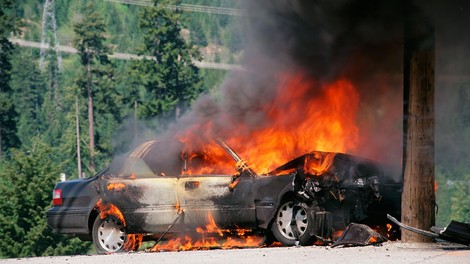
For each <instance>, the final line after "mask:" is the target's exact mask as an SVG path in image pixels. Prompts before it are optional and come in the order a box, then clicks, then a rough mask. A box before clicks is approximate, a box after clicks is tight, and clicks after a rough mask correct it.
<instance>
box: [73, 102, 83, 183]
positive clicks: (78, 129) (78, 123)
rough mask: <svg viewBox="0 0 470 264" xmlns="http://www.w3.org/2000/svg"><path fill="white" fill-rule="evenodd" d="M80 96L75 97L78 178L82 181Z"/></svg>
mask: <svg viewBox="0 0 470 264" xmlns="http://www.w3.org/2000/svg"><path fill="white" fill-rule="evenodd" d="M78 116H79V115H78V96H76V97H75V129H76V133H77V168H78V178H79V179H81V178H82V177H83V175H82V157H81V153H80V122H79V119H78Z"/></svg>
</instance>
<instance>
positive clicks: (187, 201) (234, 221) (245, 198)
mask: <svg viewBox="0 0 470 264" xmlns="http://www.w3.org/2000/svg"><path fill="white" fill-rule="evenodd" d="M232 179H233V178H232V176H229V175H202V176H182V177H181V178H180V179H179V183H178V194H179V199H180V201H181V208H182V209H183V211H184V212H185V223H186V224H189V225H191V226H205V225H206V224H207V223H208V222H209V221H208V220H209V219H208V218H209V217H213V219H214V221H215V223H216V224H217V226H218V227H220V228H230V227H232V228H233V227H240V228H252V227H254V226H253V223H254V222H255V221H254V219H255V213H254V212H255V209H254V200H253V194H252V182H253V180H252V178H250V177H243V176H242V177H239V178H238V183H237V184H236V185H235V186H234V187H233V188H230V187H229V186H230V183H231V182H232Z"/></svg>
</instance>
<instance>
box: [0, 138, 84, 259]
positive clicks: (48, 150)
mask: <svg viewBox="0 0 470 264" xmlns="http://www.w3.org/2000/svg"><path fill="white" fill-rule="evenodd" d="M31 142H32V144H31V146H29V147H28V148H22V149H13V150H12V151H11V156H10V157H9V158H8V159H4V160H2V161H1V163H0V197H8V199H7V200H6V201H5V202H2V203H0V230H2V232H0V258H4V257H30V256H42V255H60V254H84V253H86V252H87V251H88V250H89V247H90V243H84V242H82V241H79V240H78V239H76V238H75V239H71V238H68V237H65V236H62V235H55V234H53V233H52V229H51V228H50V227H49V226H47V224H46V219H45V217H44V212H45V211H46V210H47V209H48V208H50V207H51V201H52V189H53V188H54V185H55V183H56V182H57V181H58V180H59V177H60V176H59V175H60V173H61V172H62V169H63V166H62V165H63V164H62V162H61V161H60V160H61V158H60V157H59V156H58V153H60V152H59V151H57V150H56V149H54V148H52V147H50V146H48V145H47V144H45V143H43V142H42V141H41V139H40V138H39V137H36V138H34V139H33V140H32V141H31Z"/></svg>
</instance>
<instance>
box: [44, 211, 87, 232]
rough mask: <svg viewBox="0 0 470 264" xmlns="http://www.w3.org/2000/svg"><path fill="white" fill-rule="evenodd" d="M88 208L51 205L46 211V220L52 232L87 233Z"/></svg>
mask: <svg viewBox="0 0 470 264" xmlns="http://www.w3.org/2000/svg"><path fill="white" fill-rule="evenodd" d="M89 215H90V214H89V211H88V210H86V211H85V210H77V209H64V208H60V207H53V208H51V209H49V210H47V211H46V221H47V225H49V226H50V227H51V228H52V230H53V231H54V233H60V234H69V235H83V234H89V233H90V230H89V226H88V218H89Z"/></svg>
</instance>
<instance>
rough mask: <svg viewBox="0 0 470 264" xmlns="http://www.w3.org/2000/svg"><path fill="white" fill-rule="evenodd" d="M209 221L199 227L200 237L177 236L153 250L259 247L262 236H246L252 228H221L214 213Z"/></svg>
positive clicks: (209, 216) (210, 215)
mask: <svg viewBox="0 0 470 264" xmlns="http://www.w3.org/2000/svg"><path fill="white" fill-rule="evenodd" d="M207 220H208V223H207V225H206V226H205V227H197V228H196V232H197V234H199V235H200V237H199V238H197V239H196V237H191V236H188V235H186V236H184V237H177V238H175V239H171V240H169V241H168V242H166V243H164V244H157V245H155V246H154V247H153V248H152V249H151V251H181V250H199V249H210V248H223V249H228V248H234V247H259V245H260V244H261V242H262V240H263V237H262V236H245V234H246V233H248V232H251V230H246V229H238V230H236V231H235V232H234V233H232V231H231V230H228V229H221V228H219V227H218V226H217V225H216V224H215V220H214V217H213V216H212V214H210V213H209V214H208V215H207Z"/></svg>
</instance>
